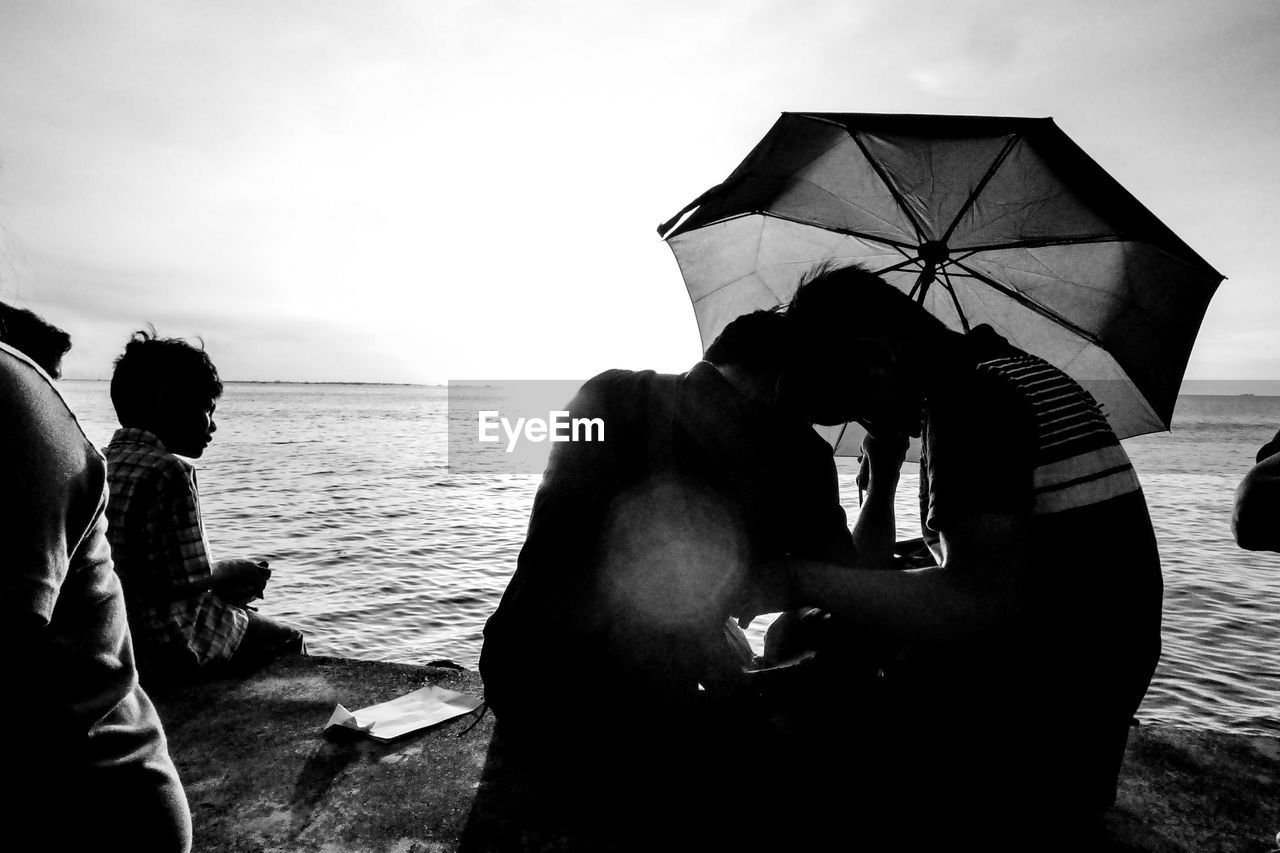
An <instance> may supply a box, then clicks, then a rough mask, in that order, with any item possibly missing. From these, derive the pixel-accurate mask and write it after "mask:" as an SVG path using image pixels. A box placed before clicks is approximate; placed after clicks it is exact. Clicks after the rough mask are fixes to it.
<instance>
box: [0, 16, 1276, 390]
mask: <svg viewBox="0 0 1280 853" xmlns="http://www.w3.org/2000/svg"><path fill="white" fill-rule="evenodd" d="M783 111H832V112H897V113H954V114H994V115H1016V116H1052V117H1053V118H1054V119H1055V121H1056V122H1057V124H1058V126H1059V127H1061V128H1062V129H1063V130H1064V131H1065V132H1066V133H1067V134H1068V135H1069V136H1071V138H1072V139H1074V140H1075V141H1076V142H1077V143H1078V144H1080V146H1081V147H1082V148H1084V150H1086V151H1087V152H1089V153H1090V154H1091V155H1092V156H1093V157H1094V159H1095V160H1097V161H1098V162H1099V163H1100V164H1101V165H1102V166H1103V167H1104V168H1105V169H1106V170H1107V171H1108V172H1110V173H1111V175H1112V176H1114V177H1115V178H1116V179H1117V180H1119V181H1120V183H1122V184H1123V185H1124V186H1126V187H1127V188H1128V189H1129V190H1130V191H1131V192H1132V193H1133V194H1134V195H1135V196H1136V197H1137V198H1138V199H1139V200H1140V201H1142V202H1143V203H1144V204H1145V205H1146V206H1147V207H1148V208H1149V209H1151V210H1152V211H1153V212H1154V213H1155V214H1156V215H1157V216H1158V217H1160V218H1161V219H1162V220H1163V221H1164V222H1165V223H1166V224H1167V225H1169V226H1170V227H1171V228H1172V229H1173V230H1174V231H1175V232H1176V233H1177V234H1178V235H1179V236H1180V237H1182V238H1183V240H1185V241H1186V242H1187V243H1188V244H1189V245H1190V246H1191V247H1192V248H1194V249H1195V250H1196V251H1197V252H1199V254H1200V255H1201V256H1203V257H1204V258H1205V259H1206V260H1207V261H1208V262H1209V263H1210V264H1212V265H1213V266H1214V267H1216V268H1217V269H1218V270H1219V271H1220V272H1222V273H1223V274H1224V275H1226V276H1227V281H1226V282H1224V283H1223V285H1222V286H1221V288H1220V289H1219V291H1218V295H1217V296H1216V297H1215V299H1214V301H1213V303H1212V304H1211V306H1210V309H1209V313H1208V315H1207V316H1206V318H1205V322H1204V325H1203V327H1202V330H1201V333H1200V336H1199V338H1198V340H1197V344H1196V347H1195V350H1194V352H1193V354H1192V358H1191V362H1190V365H1189V366H1188V370H1187V376H1188V377H1189V378H1194V379H1277V378H1280V336H1277V334H1276V329H1278V328H1280V276H1278V275H1277V266H1276V265H1275V264H1274V263H1273V262H1272V255H1273V253H1275V252H1276V251H1277V250H1278V249H1280V236H1278V235H1277V233H1276V232H1277V229H1278V228H1280V158H1277V157H1276V156H1275V151H1276V144H1277V139H1280V3H1275V2H1270V0H1252V1H1250V0H1219V2H1214V3H1204V2H1199V0H1190V1H1189V2H1186V1H1184V0H1151V1H1150V2H1148V0H1134V2H1128V1H1127V0H1070V1H1069V2H1040V3H1027V2H1025V0H968V1H967V2H949V0H936V2H934V1H933V0H886V1H885V2H880V0H867V2H849V0H842V2H798V0H786V2H781V0H779V2H774V0H745V2H743V0H734V1H733V2H720V0H711V2H692V0H671V1H670V2H668V0H643V2H631V0H615V2H607V3H602V2H591V0H552V2H514V0H507V1H506V2H498V0H421V2H392V0H360V2H355V0H349V2H334V1H333V0H253V2H241V1H240V0H219V2H211V0H206V2H193V0H166V1H165V2H153V0H118V2H64V1H63V0H5V2H4V3H3V4H0V298H2V299H5V300H7V301H9V302H11V303H13V304H17V305H21V306H24V307H28V308H31V309H32V310H35V311H36V312H37V313H40V314H42V315H44V316H46V317H47V318H48V319H50V320H52V321H53V322H55V323H57V324H59V325H61V326H62V327H64V328H66V329H67V330H68V331H69V332H71V334H72V336H73V338H74V341H75V347H74V349H73V350H72V353H71V354H70V356H68V359H67V361H66V363H65V365H64V367H65V373H66V375H67V376H69V377H73V378H105V377H107V376H108V375H109V373H110V368H111V361H112V359H113V358H114V357H115V356H116V355H117V354H118V353H119V352H120V351H121V350H122V348H123V345H124V343H125V341H126V340H127V339H128V337H129V335H130V334H131V332H132V331H133V330H135V329H139V328H144V327H145V326H146V324H148V323H153V324H154V325H155V327H156V329H157V330H158V331H159V332H160V333H161V334H163V335H176V336H188V337H191V336H197V335H198V336H200V337H202V338H203V340H204V342H205V345H206V347H207V349H208V351H209V353H210V355H211V356H212V357H213V359H214V361H215V362H216V363H217V364H218V366H219V369H220V371H221V373H222V375H223V377H224V378H225V379H230V380H267V381H270V380H289V381H366V382H416V383H431V384H438V383H444V382H446V381H449V380H464V379H481V378H498V379H567V378H585V377H587V376H590V375H592V374H594V373H597V372H599V371H600V370H604V369H607V368H610V367H624V368H633V369H638V368H654V369H657V370H661V371H669V372H677V371H681V370H684V369H687V368H688V367H689V366H690V365H691V364H692V363H693V362H694V361H696V360H697V358H698V357H699V354H700V352H701V344H700V341H699V339H698V332H697V325H696V323H695V321H694V316H693V311H692V308H691V307H690V304H689V300H688V297H687V295H686V293H685V290H684V286H683V283H682V280H681V277H680V273H679V270H678V268H677V267H676V264H675V261H674V259H673V258H672V256H671V253H670V250H669V249H668V248H667V247H666V245H665V244H664V243H663V242H662V241H661V239H660V238H659V237H658V236H657V234H656V230H655V229H656V226H657V225H658V223H659V222H661V221H663V220H666V219H667V218H669V217H670V216H671V215H673V214H674V213H675V212H676V211H677V210H679V209H680V208H681V207H683V206H684V205H685V204H686V203H687V202H689V201H691V200H692V199H693V198H694V197H696V196H697V195H698V194H699V193H701V192H702V191H703V190H705V189H707V188H708V187H710V186H712V185H713V184H716V183H718V182H719V181H720V180H722V179H723V178H724V177H725V176H726V175H727V174H728V173H729V172H730V171H732V169H733V168H734V167H735V166H736V165H737V164H738V163H739V162H740V161H741V160H742V158H743V157H744V156H745V155H746V154H747V152H748V151H750V150H751V148H752V146H753V145H754V144H755V143H756V142H757V141H758V140H759V138H760V137H761V136H763V135H764V133H765V132H766V131H767V130H768V129H769V127H770V126H771V125H772V124H773V122H774V121H775V120H776V119H777V117H778V114H779V113H780V112H783Z"/></svg>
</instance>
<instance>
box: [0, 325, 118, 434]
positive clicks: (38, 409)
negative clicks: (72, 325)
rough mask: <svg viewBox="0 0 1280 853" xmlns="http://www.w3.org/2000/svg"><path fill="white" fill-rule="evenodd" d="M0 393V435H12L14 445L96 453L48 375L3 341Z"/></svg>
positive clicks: (0, 361)
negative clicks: (1, 409) (1, 407)
mask: <svg viewBox="0 0 1280 853" xmlns="http://www.w3.org/2000/svg"><path fill="white" fill-rule="evenodd" d="M0 396H3V398H4V399H5V401H6V406H5V416H4V418H3V419H0V434H4V435H5V436H6V437H9V438H11V439H12V440H13V442H14V446H15V447H27V448H34V447H41V448H44V449H46V450H51V449H53V448H54V447H60V448H62V449H64V450H66V451H67V452H69V453H71V454H73V455H80V454H82V453H83V454H87V455H89V456H95V455H96V454H97V450H96V449H95V448H94V447H93V443H92V442H91V441H90V440H89V439H88V437H87V436H85V434H84V429H83V428H82V427H81V426H80V421H79V419H78V418H76V415H75V412H73V411H72V410H71V407H70V406H69V405H68V404H67V401H66V399H65V398H64V397H63V396H62V393H61V392H60V391H59V390H58V388H57V386H56V385H54V384H53V380H51V379H50V378H49V375H48V374H47V373H45V372H44V370H42V369H41V368H40V367H39V366H37V365H36V363H35V362H33V361H32V360H31V359H30V358H28V357H27V356H26V355H25V354H23V353H22V352H21V351H19V350H16V349H14V348H13V347H10V346H8V345H6V344H3V343H0ZM10 401H12V402H10Z"/></svg>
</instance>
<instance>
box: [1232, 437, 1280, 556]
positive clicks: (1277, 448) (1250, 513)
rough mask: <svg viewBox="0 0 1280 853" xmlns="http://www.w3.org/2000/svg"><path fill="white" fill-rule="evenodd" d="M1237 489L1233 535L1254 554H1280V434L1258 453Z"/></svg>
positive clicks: (1240, 544)
mask: <svg viewBox="0 0 1280 853" xmlns="http://www.w3.org/2000/svg"><path fill="white" fill-rule="evenodd" d="M1255 461H1256V464H1255V465H1254V466H1253V468H1251V469H1250V470H1249V473H1248V474H1246V475H1245V477H1244V480H1243V481H1241V483H1240V486H1239V488H1237V489H1236V500H1235V511H1234V512H1233V513H1232V516H1231V532H1232V533H1233V534H1234V535H1235V537H1236V544H1237V545H1239V546H1240V547H1241V548H1247V549H1248V550H1250V551H1280V432H1277V433H1276V434H1275V437H1274V438H1272V439H1271V440H1270V441H1268V442H1267V443H1266V444H1264V445H1262V447H1261V448H1259V450H1258V455H1257V458H1256V460H1255Z"/></svg>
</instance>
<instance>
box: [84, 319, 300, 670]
mask: <svg viewBox="0 0 1280 853" xmlns="http://www.w3.org/2000/svg"><path fill="white" fill-rule="evenodd" d="M221 395H222V382H221V380H220V379H219V378H218V371H217V368H216V367H214V365H213V362H212V361H211V360H210V359H209V356H208V354H207V353H205V351H204V350H203V349H197V348H196V347H194V346H192V345H191V344H189V343H187V342H186V341H183V340H178V339H173V338H159V337H156V335H155V333H154V330H153V331H152V333H151V334H148V333H146V332H136V333H134V336H133V339H132V340H130V341H129V343H128V345H127V346H126V347H125V351H124V354H123V355H121V356H120V357H119V358H117V359H116V365H115V373H114V374H113V375H112V377H111V402H112V405H114V406H115V410H116V416H117V417H118V418H119V420H120V425H121V427H122V429H119V430H116V433H115V435H114V436H112V439H111V443H110V444H109V445H108V446H107V448H106V450H105V455H106V457H107V464H108V478H109V480H110V485H111V498H110V502H109V504H108V508H107V516H108V521H109V525H108V534H107V535H108V537H109V538H110V540H111V550H112V553H113V555H114V557H115V566H116V572H117V573H118V574H119V575H120V579H121V582H122V583H123V585H124V593H125V601H126V604H127V606H128V612H129V623H130V627H131V630H132V631H133V637H134V644H135V646H136V648H137V656H138V669H139V672H140V673H141V674H142V676H143V678H144V679H155V678H170V679H172V678H182V677H188V676H193V675H197V674H212V673H214V672H217V671H219V670H223V671H225V670H227V669H234V670H236V671H245V670H248V669H252V668H254V667H256V666H260V665H261V664H263V663H266V662H267V661H269V660H271V659H272V658H275V657H277V656H279V655H281V654H286V653H290V652H295V653H303V654H305V645H304V642H303V636H302V633H301V632H300V631H298V630H297V629H296V628H292V627H290V626H288V625H284V624H282V623H279V622H276V621H274V620H271V619H268V618H266V617H264V616H260V615H258V613H257V612H256V611H255V610H254V609H252V608H250V607H249V606H248V605H249V602H250V601H252V600H254V599H256V598H261V597H262V591H263V588H264V587H265V586H266V583H267V579H268V578H269V577H270V576H271V571H270V570H269V569H268V568H267V561H266V560H248V559H237V560H218V561H214V560H212V559H211V558H210V556H209V546H208V542H207V541H206V539H205V534H204V525H203V523H202V521H201V518H200V496H199V491H198V489H197V487H196V472H195V467H194V466H193V465H192V464H191V463H190V462H188V461H186V460H185V459H182V458H180V457H182V456H185V457H188V458H190V459H198V458H200V456H202V455H203V454H204V451H205V448H206V447H208V446H209V442H210V441H212V439H213V433H214V431H215V430H216V429H217V427H216V425H215V424H214V421H213V412H214V409H215V408H216V404H217V400H218V398H219V397H220V396H221Z"/></svg>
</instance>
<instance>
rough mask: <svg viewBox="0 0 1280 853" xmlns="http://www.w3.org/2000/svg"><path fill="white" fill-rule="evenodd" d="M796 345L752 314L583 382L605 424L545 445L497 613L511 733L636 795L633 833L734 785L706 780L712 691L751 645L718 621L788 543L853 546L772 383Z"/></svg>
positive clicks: (585, 788) (585, 790)
mask: <svg viewBox="0 0 1280 853" xmlns="http://www.w3.org/2000/svg"><path fill="white" fill-rule="evenodd" d="M787 352H788V348H787V342H786V340H785V324H784V322H783V319H782V317H781V316H780V315H778V314H776V313H767V312H757V313H755V314H749V315H746V316H744V317H740V318H738V319H737V320H735V321H734V322H733V323H731V324H730V325H729V326H728V327H727V328H726V329H725V330H724V331H723V332H722V334H721V335H720V336H719V337H718V338H717V339H716V341H715V342H713V343H712V345H711V346H710V347H709V348H708V349H707V351H706V355H705V360H703V361H701V362H699V363H698V364H696V365H694V367H693V368H692V369H691V370H689V371H688V372H687V373H684V374H681V375H679V376H666V375H659V374H655V373H654V372H652V371H642V372H638V373H637V372H631V371H625V370H611V371H607V372H605V373H602V374H600V375H599V376H596V377H595V378H594V379H592V380H590V381H588V382H587V383H586V384H585V385H584V386H583V387H582V389H581V390H580V391H579V392H578V394H577V396H576V397H574V399H573V400H572V401H571V402H570V403H569V405H568V407H567V408H568V410H569V414H570V417H571V418H599V419H601V420H602V421H603V422H604V425H605V440H604V441H602V442H600V441H593V442H585V441H578V442H572V441H570V442H564V443H557V444H555V445H554V446H553V449H552V453H551V458H550V461H549V463H548V465H547V469H546V472H545V474H544V475H543V479H542V484H541V486H540V487H539V489H538V493H537V496H536V498H535V500H534V506H533V511H532V514H531V516H530V519H529V529H528V534H527V536H526V538H525V543H524V547H523V548H522V549H521V552H520V556H519V561H518V565H517V568H516V572H515V575H514V576H513V577H512V578H511V581H510V583H509V585H508V586H507V589H506V592H505V593H504V595H503V597H502V601H501V603H500V605H499V607H498V609H497V612H495V613H494V614H493V616H492V617H491V618H490V619H489V621H488V624H487V625H486V626H485V631H484V647H483V650H482V654H481V658H480V671H481V673H482V674H483V676H484V683H485V699H486V700H487V701H488V703H489V704H490V706H491V708H492V709H493V711H494V712H495V713H496V715H497V717H498V723H499V729H498V730H499V732H500V733H502V735H503V736H504V737H507V738H512V739H514V740H516V741H519V742H522V743H523V744H525V745H526V746H529V747H531V748H533V749H534V750H535V751H536V752H537V754H538V755H539V756H541V757H540V758H539V759H536V760H537V761H538V762H539V763H540V765H541V766H542V767H544V768H546V769H551V770H559V771H562V772H564V774H565V775H567V776H570V777H573V778H576V779H578V780H580V781H581V791H580V793H581V795H582V797H583V798H584V800H589V801H591V802H593V803H597V804H598V799H596V798H599V797H603V798H605V799H607V800H608V801H609V803H610V804H611V805H617V804H618V803H620V802H621V803H626V802H627V801H628V799H634V801H635V802H634V803H632V805H634V806H636V808H638V809H639V810H640V811H642V812H644V813H645V814H646V815H648V817H646V818H645V819H644V820H643V821H642V822H641V823H639V824H632V823H629V822H626V821H623V822H622V824H621V825H623V826H625V829H624V832H628V833H638V832H644V831H647V830H652V829H653V828H654V827H656V826H658V825H659V824H660V823H661V824H662V825H669V824H670V822H671V821H672V820H673V817H672V816H673V815H674V814H676V813H682V814H687V812H681V811H680V810H681V809H691V810H693V811H697V807H699V806H701V805H704V804H707V806H708V811H714V809H713V808H712V807H711V806H710V805H709V801H710V800H711V799H713V798H715V797H717V796H725V795H727V794H729V793H730V792H733V791H737V790H739V789H738V787H737V786H735V785H729V784H725V780H723V779H720V778H718V777H715V774H714V773H713V777H715V778H716V781H715V782H714V783H713V784H711V785H709V786H703V785H701V783H700V782H699V781H698V780H701V779H705V778H706V776H705V775H700V773H705V772H706V771H707V770H708V769H709V768H716V772H717V773H722V772H723V767H724V766H725V765H724V763H723V759H725V757H726V756H725V755H724V754H723V753H722V754H721V760H720V761H718V762H717V761H715V760H714V759H706V757H705V756H700V755H699V751H700V750H708V751H712V752H714V750H715V749H716V743H715V742H716V741H717V739H718V738H723V739H726V740H727V739H728V738H730V737H731V732H732V728H733V724H732V723H731V722H722V721H721V720H720V718H719V717H717V714H716V708H708V707H707V706H708V705H712V706H714V705H715V702H716V699H715V697H717V696H724V697H726V698H725V702H726V703H727V704H728V705H733V698H732V697H734V696H736V695H737V693H738V691H739V690H740V689H742V687H743V685H742V682H741V678H742V675H743V669H744V667H746V666H747V665H749V664H750V649H749V647H747V646H746V644H745V641H744V639H743V638H742V637H741V635H740V633H739V634H738V635H737V636H736V637H735V636H733V635H732V634H731V633H730V629H731V626H730V625H727V624H726V619H727V617H728V616H730V615H731V610H732V605H733V602H734V601H735V600H736V599H737V597H738V594H739V591H740V588H741V586H742V584H743V583H744V582H745V581H746V580H747V578H748V577H750V575H751V574H752V573H754V572H755V571H757V568H758V566H759V565H762V564H764V563H766V562H767V561H768V560H769V559H771V558H780V557H782V556H783V555H786V554H802V555H807V556H811V557H814V558H816V559H824V560H829V561H833V562H837V563H839V562H851V561H852V559H853V556H854V546H853V539H852V538H851V534H850V531H849V528H848V526H847V522H846V518H845V514H844V510H843V509H842V507H841V505H840V502H839V495H838V486H837V481H836V470H835V463H834V459H833V456H832V450H831V447H830V446H829V445H828V444H827V443H826V442H825V441H823V440H822V439H821V438H820V437H819V436H818V435H817V434H816V433H815V432H814V431H813V429H812V428H811V427H810V425H809V423H808V422H806V421H805V420H804V419H802V418H801V417H800V416H799V414H798V413H797V412H796V411H795V410H793V409H791V408H788V407H787V406H786V405H785V404H784V403H783V402H782V400H781V399H780V398H779V382H780V379H781V375H782V372H783V369H784V366H785V363H786V358H787ZM700 686H701V688H705V690H702V689H700ZM726 745H727V744H724V743H721V744H720V746H726ZM733 747H734V749H735V750H736V749H738V748H741V747H742V744H741V743H740V742H738V741H735V742H734V743H733ZM762 748H763V747H761V746H757V747H756V748H755V749H753V750H752V751H753V752H754V753H755V755H753V756H752V757H750V758H745V759H743V760H746V761H751V762H753V763H756V764H759V763H760V761H761V760H763V755H762V753H761V752H760V750H761V749H762ZM582 759H585V762H584V763H585V767H584V764H583V763H578V761H580V760H582ZM703 759H706V763H703V764H702V765H701V766H699V761H700V760H703ZM567 768H568V769H567ZM655 798H661V799H662V802H661V805H655V806H654V807H653V808H651V809H648V810H647V811H646V807H645V806H644V805H642V804H651V803H652V802H653V801H654V799H655ZM587 810H588V811H590V810H591V809H590V808H589V807H588V808H587ZM727 828H728V827H723V829H727ZM686 840H687V839H686ZM721 840H722V841H723V839H721ZM667 841H668V842H670V841H671V839H670V838H668V839H667Z"/></svg>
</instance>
